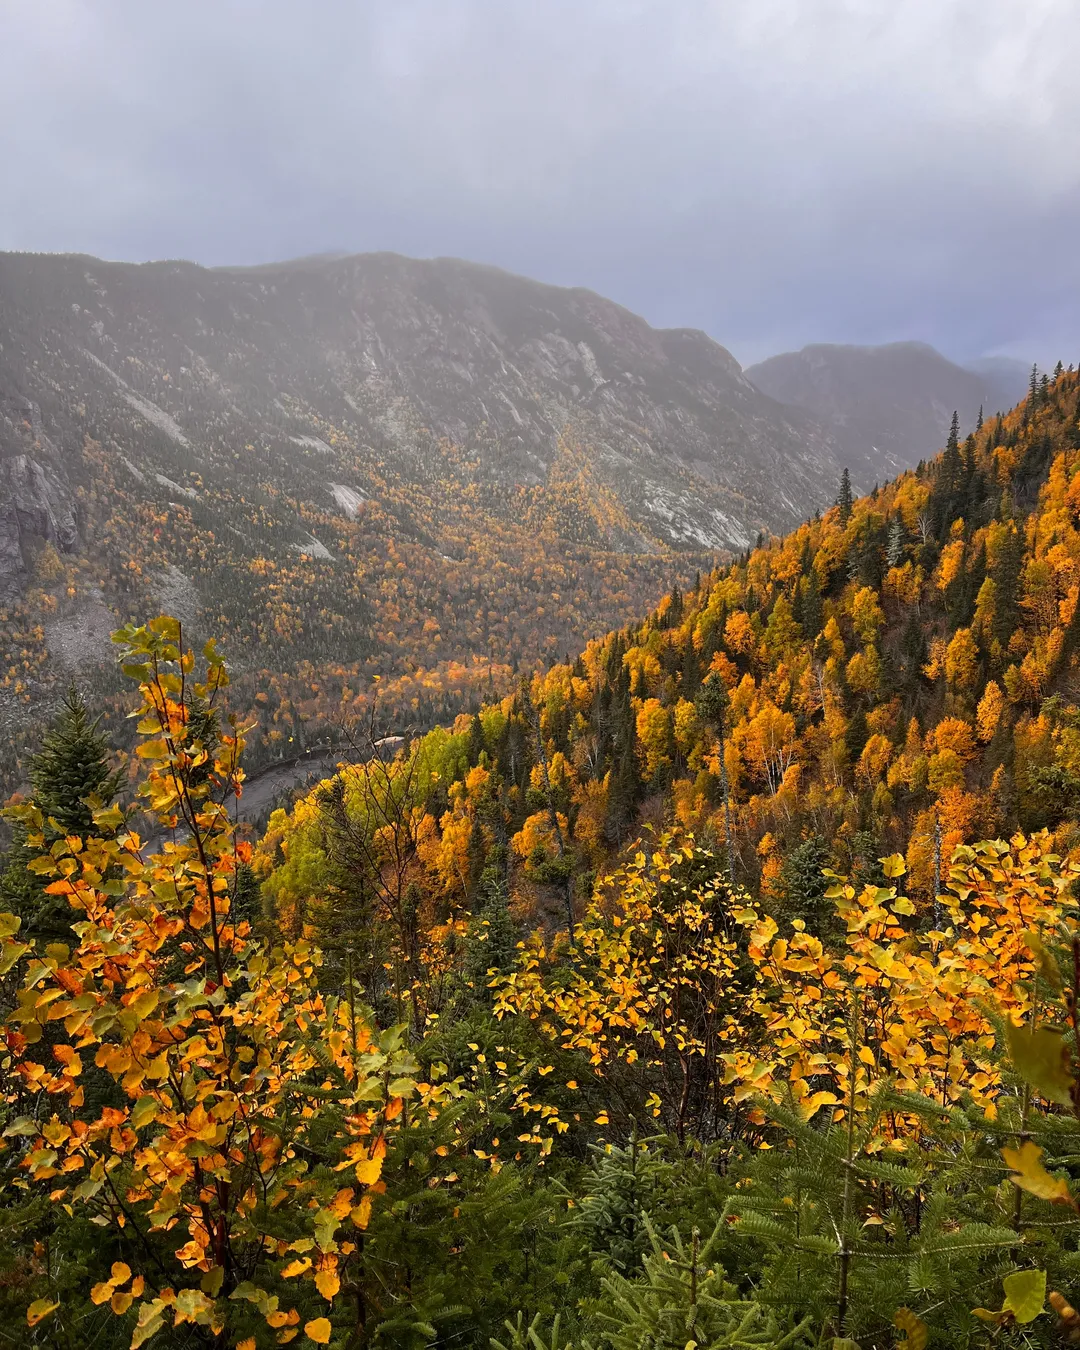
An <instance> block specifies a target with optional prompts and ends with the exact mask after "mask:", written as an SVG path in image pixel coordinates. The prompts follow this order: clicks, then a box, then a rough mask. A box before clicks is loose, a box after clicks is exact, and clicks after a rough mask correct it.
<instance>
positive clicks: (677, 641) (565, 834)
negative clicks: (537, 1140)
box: [263, 371, 1080, 923]
mask: <svg viewBox="0 0 1080 1350" xmlns="http://www.w3.org/2000/svg"><path fill="white" fill-rule="evenodd" d="M706 682H708V688H709V690H710V691H711V695H710V697H708V698H705V699H703V698H702V692H703V688H704V687H705V684H706ZM422 753H423V754H424V755H425V756H428V757H429V760H428V761H426V762H431V763H437V767H438V770H439V778H438V782H439V784H440V788H439V792H438V794H437V801H435V803H434V804H433V805H431V806H430V809H431V811H432V813H433V815H432V823H431V842H430V856H431V858H432V859H433V863H432V870H431V872H430V875H429V877H428V879H427V883H426V884H427V885H428V886H429V887H430V889H431V891H432V894H433V903H434V904H439V903H442V902H443V901H444V900H445V899H447V898H452V899H454V900H456V901H457V902H459V903H460V902H462V901H465V902H469V903H471V902H472V899H473V897H472V895H471V893H470V892H469V887H470V885H472V884H473V882H471V881H469V877H470V876H473V872H470V866H471V863H470V859H473V858H477V857H480V858H482V857H484V856H485V855H486V854H487V853H489V852H490V850H491V849H492V848H494V847H495V846H496V845H498V844H500V843H503V842H507V841H508V842H509V844H510V852H509V858H510V859H511V860H512V866H511V867H510V875H509V881H510V883H511V885H512V888H513V894H514V895H515V897H516V902H517V904H518V905H519V906H520V907H521V909H523V910H526V911H527V910H530V909H532V910H537V909H539V910H540V911H542V912H546V913H547V914H548V916H549V918H550V919H551V922H553V923H559V922H561V919H560V915H561V914H564V913H565V905H564V904H563V899H562V894H563V890H562V888H563V887H564V886H565V885H566V884H567V882H566V878H567V877H568V876H569V877H570V879H571V881H570V883H569V884H570V887H571V892H572V893H573V888H574V886H576V887H577V892H576V893H577V895H578V896H579V898H584V897H585V896H587V894H588V890H589V885H590V878H591V877H593V876H595V875H602V874H603V869H604V868H606V867H607V866H608V865H609V864H610V862H611V858H612V854H613V853H615V852H617V850H618V849H619V847H620V846H621V844H623V843H624V842H625V841H626V840H627V839H628V838H632V837H633V836H634V834H635V833H636V832H637V831H639V830H640V829H641V827H642V825H643V824H656V823H658V822H661V821H663V820H664V819H665V818H669V819H670V818H671V817H672V816H673V817H674V818H675V819H676V820H677V821H678V822H679V824H681V825H682V826H684V827H688V828H691V829H693V830H694V831H695V832H697V833H698V834H699V836H704V837H706V838H711V839H713V840H715V841H717V842H718V843H719V844H720V846H721V847H724V846H725V845H726V842H727V840H728V838H730V842H731V852H732V860H733V865H734V869H735V873H736V876H737V879H738V880H739V881H741V882H745V883H746V884H747V885H748V886H749V887H750V888H751V889H752V890H753V889H760V891H761V893H762V895H763V896H764V897H765V898H766V899H767V900H768V901H769V902H770V903H771V904H774V905H776V906H784V905H786V906H788V907H789V912H790V913H791V914H795V915H801V916H803V917H807V918H808V919H810V918H812V917H813V915H814V914H815V913H819V914H820V913H827V912H828V906H827V905H824V904H823V893H824V889H823V888H824V884H825V883H824V881H823V878H822V875H821V873H822V868H823V867H826V866H830V865H831V866H834V867H839V868H840V869H842V870H844V871H848V870H851V869H855V870H856V871H857V872H861V873H862V874H863V875H864V876H866V877H872V876H874V875H876V871H875V869H876V867H877V862H876V860H877V859H878V858H880V857H883V856H884V855H886V854H891V853H894V852H902V853H905V854H906V855H907V862H908V867H909V870H910V877H909V878H908V881H907V883H906V884H907V885H908V887H909V893H910V894H912V895H914V896H915V897H916V898H917V899H919V900H920V901H921V902H924V903H926V904H927V905H928V906H929V905H930V903H931V902H932V899H933V896H934V894H935V889H936V887H935V866H936V863H935V856H937V857H939V858H941V859H944V860H945V863H947V860H948V858H949V856H950V852H951V849H952V848H953V846H954V845H956V844H957V843H959V842H961V841H964V840H972V839H977V838H992V837H995V836H998V835H1008V834H1009V833H1010V832H1011V831H1013V830H1014V829H1016V828H1017V827H1019V828H1022V829H1024V830H1027V831H1030V830H1034V829H1039V828H1042V827H1049V828H1051V829H1053V830H1055V831H1056V832H1057V842H1058V844H1059V845H1060V846H1061V847H1062V848H1070V847H1075V846H1076V845H1077V841H1078V839H1080V375H1078V374H1077V373H1075V372H1072V371H1070V372H1063V373H1061V374H1060V375H1058V376H1057V377H1056V378H1055V380H1054V381H1053V382H1051V383H1049V384H1048V385H1047V386H1046V387H1045V388H1040V389H1038V390H1037V391H1036V397H1035V400H1034V402H1031V403H1026V404H1025V405H1023V406H1021V407H1020V408H1018V409H1016V410H1014V411H1013V412H1012V413H1010V414H1009V415H1007V416H1005V417H995V418H992V419H990V420H989V421H988V422H987V423H986V425H985V426H984V428H983V430H982V431H981V432H980V433H979V434H978V436H974V435H973V436H971V437H969V438H968V439H967V440H966V441H965V442H964V443H963V444H960V445H950V446H949V447H948V448H947V449H946V450H945V451H944V452H943V453H942V454H941V455H939V456H938V457H937V458H936V460H934V461H931V462H930V463H929V464H927V465H925V466H923V468H922V469H921V470H918V471H911V472H908V473H905V474H903V475H901V476H900V477H899V478H898V479H897V480H895V481H894V482H893V483H891V484H889V485H888V486H886V487H885V488H884V489H882V490H880V491H876V492H875V493H873V494H871V495H870V496H867V497H863V498H861V499H860V500H858V501H856V502H855V503H854V504H853V507H852V509H851V510H850V513H849V514H845V513H844V512H843V511H842V510H841V508H839V507H833V508H831V509H830V510H829V511H828V512H826V513H825V515H824V516H823V517H822V518H821V519H819V520H813V521H810V522H807V523H806V524H804V525H802V526H800V527H799V528H798V529H797V530H795V531H794V532H792V533H791V534H790V535H788V536H787V537H786V538H785V539H782V540H781V539H776V540H773V541H772V542H771V543H770V544H769V545H768V546H767V547H763V548H758V549H755V550H754V551H752V552H751V553H750V555H749V557H748V558H747V559H745V560H740V561H739V562H737V563H735V564H733V565H731V566H728V567H725V568H722V569H721V570H719V571H717V572H715V573H714V574H713V575H712V576H711V577H709V578H706V579H704V580H703V582H702V584H701V585H700V586H699V587H697V588H695V589H694V590H693V591H691V592H690V593H688V594H680V593H674V594H672V595H671V596H669V597H668V598H667V599H666V600H665V601H664V602H663V603H662V604H661V605H660V607H659V608H658V609H657V610H656V611H655V612H654V613H653V614H652V615H651V616H650V617H649V618H648V619H646V620H645V621H644V622H641V623H638V624H635V625H632V626H630V627H628V628H625V629H623V630H621V631H619V632H615V633H611V634H609V635H608V636H607V637H606V638H604V639H603V640H601V641H598V642H593V643H590V644H589V645H588V646H587V647H586V649H585V651H584V652H583V653H582V655H581V657H580V658H579V659H578V660H576V661H575V662H573V663H568V664H564V665H558V666H554V667H552V668H551V669H549V670H548V671H547V672H546V673H544V674H543V675H537V676H536V677H534V678H533V680H532V681H531V683H528V684H527V685H526V686H525V687H524V688H522V689H521V690H520V691H519V692H518V693H517V694H516V695H515V696H513V697H508V698H506V699H504V700H503V701H502V702H501V703H498V704H492V705H490V706H489V707H487V708H486V709H484V710H483V711H482V712H481V714H480V715H479V717H478V718H476V719H472V720H470V719H469V718H468V717H463V718H461V719H460V720H459V722H458V723H457V724H456V725H455V727H454V731H453V734H452V735H447V733H445V732H440V733H433V735H432V736H431V737H430V738H429V739H428V740H427V741H426V742H425V743H424V746H423V751H422ZM721 755H722V759H721ZM725 782H726V784H727V785H728V789H729V793H730V796H729V801H728V803H727V809H725V801H724V796H725ZM310 820H311V811H310V809H308V808H305V811H304V812H300V813H298V816H297V819H296V820H295V821H293V822H289V821H286V820H285V819H283V818H278V819H277V821H276V824H275V825H274V828H273V829H272V831H271V834H270V835H269V836H268V840H267V843H266V845H265V846H264V847H265V856H264V860H263V866H264V870H265V871H266V873H267V875H268V876H269V877H270V882H269V888H270V890H269V893H271V894H277V891H276V889H275V888H276V887H277V886H278V885H279V884H280V887H281V888H283V891H282V894H283V895H285V896H286V898H287V900H288V903H289V904H291V905H298V906H299V907H300V909H301V910H303V908H304V905H305V904H306V899H305V896H304V895H302V894H301V893H300V892H299V891H297V890H296V885H297V875H298V869H301V868H302V865H301V862H300V861H299V859H300V854H301V849H302V847H303V848H310V847H315V846H317V845H315V844H314V843H313V841H312V839H307V842H306V843H304V844H303V845H301V844H300V843H297V845H296V852H295V855H294V854H293V853H289V857H290V859H291V860H292V861H293V866H292V869H291V870H290V871H289V872H287V873H282V874H281V876H280V877H278V878H277V880H275V877H276V876H277V873H276V871H275V869H274V867H273V866H272V864H271V861H270V859H271V855H274V851H275V850H276V849H277V848H278V846H279V844H282V842H283V841H284V843H285V845H286V852H288V844H289V836H290V834H292V833H295V832H296V831H298V830H299V831H300V832H301V833H303V831H304V830H305V829H307V826H306V825H304V822H305V821H306V822H310ZM556 821H558V822H559V828H558V829H556V826H555V822H556ZM729 829H730V834H729ZM309 833H310V831H309ZM935 837H937V840H938V843H939V847H937V848H936V846H935ZM305 838H306V836H305ZM451 864H453V865H451ZM474 871H475V869H474ZM575 878H576V880H575ZM474 880H475V878H474ZM938 880H940V873H939V874H938ZM286 893H287V894H286ZM815 905H820V908H819V910H817V911H815V910H814V906H815ZM560 906H562V909H560Z"/></svg>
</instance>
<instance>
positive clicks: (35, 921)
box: [0, 684, 123, 942]
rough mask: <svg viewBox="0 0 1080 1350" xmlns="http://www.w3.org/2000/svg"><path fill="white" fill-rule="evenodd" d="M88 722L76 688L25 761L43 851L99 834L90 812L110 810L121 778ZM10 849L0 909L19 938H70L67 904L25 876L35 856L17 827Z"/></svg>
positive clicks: (93, 721)
mask: <svg viewBox="0 0 1080 1350" xmlns="http://www.w3.org/2000/svg"><path fill="white" fill-rule="evenodd" d="M99 723H100V718H91V716H90V711H89V709H88V708H87V706H86V702H85V700H84V699H83V696H82V694H81V693H80V692H79V689H78V688H77V686H76V685H75V684H72V685H70V686H69V688H68V690H67V692H66V694H65V695H64V698H63V702H62V703H61V706H60V711H59V713H58V715H57V717H56V719H55V720H54V722H53V724H52V726H51V727H50V728H49V730H48V731H47V732H46V733H45V736H44V737H43V739H42V743H41V749H40V750H39V751H38V753H37V754H36V755H35V756H34V757H33V759H32V760H31V761H30V771H29V777H30V787H31V791H30V797H29V800H30V802H31V804H33V805H34V806H36V807H38V809H39V810H40V811H41V814H42V816H43V817H44V834H45V841H46V845H48V844H51V843H52V842H53V841H54V840H57V839H63V838H64V837H65V836H68V835H78V836H80V837H83V838H85V837H86V836H87V835H89V834H91V833H92V832H99V833H100V832H101V827H98V826H96V825H95V823H94V812H95V810H97V809H99V808H101V807H106V806H109V805H111V803H112V802H113V801H114V800H115V798H116V795H117V793H118V792H119V790H120V784H121V782H122V780H123V775H122V773H121V772H120V771H118V770H114V769H112V768H111V767H110V766H109V745H108V741H107V740H106V739H105V737H104V736H103V735H102V734H101V732H100V731H99V729H98V727H99ZM12 833H13V838H12V845H11V849H10V851H9V853H8V856H7V862H6V866H5V868H4V871H3V874H2V875H0V903H3V904H5V905H8V904H10V905H11V907H12V908H13V909H14V910H15V912H16V913H18V914H19V915H20V917H21V918H22V920H23V927H22V932H23V933H24V934H25V935H26V936H28V937H30V938H33V939H38V940H41V941H44V942H58V941H65V940H67V939H68V938H69V937H70V935H71V921H72V917H73V915H72V911H71V909H70V908H69V906H68V904H67V902H66V901H64V900H63V899H58V898H57V897H56V896H51V895H46V893H45V886H44V883H43V882H42V880H41V879H40V878H39V877H38V876H37V875H36V874H35V873H33V872H31V871H30V863H31V862H32V861H33V859H34V858H35V857H36V856H37V853H38V850H37V849H32V848H31V847H30V846H29V845H28V843H27V831H26V827H25V826H24V825H23V824H22V822H17V823H16V825H15V828H14V830H13V832H12Z"/></svg>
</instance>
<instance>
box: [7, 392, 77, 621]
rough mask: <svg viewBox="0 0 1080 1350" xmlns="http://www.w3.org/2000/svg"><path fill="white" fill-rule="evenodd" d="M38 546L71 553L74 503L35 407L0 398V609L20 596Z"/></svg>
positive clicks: (27, 402)
mask: <svg viewBox="0 0 1080 1350" xmlns="http://www.w3.org/2000/svg"><path fill="white" fill-rule="evenodd" d="M44 543H51V544H53V545H54V547H55V548H56V549H57V550H58V551H59V552H61V553H71V552H73V551H74V550H75V548H76V546H77V544H78V520H77V511H76V506H75V501H74V498H73V496H72V493H71V489H70V487H69V485H68V483H67V480H66V477H65V475H64V471H63V467H62V461H61V458H60V455H59V453H58V451H57V449H56V447H55V446H54V445H53V444H52V442H51V441H50V440H49V438H48V437H47V436H46V435H45V432H44V429H43V427H42V424H41V410H40V409H39V408H38V406H37V404H35V403H33V402H31V401H30V400H29V399H25V398H19V397H14V396H11V395H9V396H6V397H5V396H3V395H0V605H5V604H11V603H13V602H14V601H15V600H17V599H18V597H19V596H20V595H21V594H22V591H23V588H24V586H25V582H26V577H27V573H28V568H29V564H30V563H31V561H32V559H33V555H34V553H35V552H36V551H37V550H38V549H40V547H41V545H43V544H44Z"/></svg>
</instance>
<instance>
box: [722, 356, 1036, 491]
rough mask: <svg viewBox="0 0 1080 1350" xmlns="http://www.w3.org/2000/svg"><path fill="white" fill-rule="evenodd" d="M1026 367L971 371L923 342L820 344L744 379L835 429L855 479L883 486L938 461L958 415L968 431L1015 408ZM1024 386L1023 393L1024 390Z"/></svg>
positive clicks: (772, 359)
mask: <svg viewBox="0 0 1080 1350" xmlns="http://www.w3.org/2000/svg"><path fill="white" fill-rule="evenodd" d="M1019 364H1020V363H1019V362H1006V363H1001V362H994V363H989V364H988V365H987V366H986V368H985V369H984V370H982V371H976V370H967V369H965V368H964V367H962V366H958V365H956V364H955V363H954V362H952V361H949V360H948V359H947V358H946V357H944V356H942V355H941V353H940V352H937V351H935V350H934V348H933V347H929V346H927V345H926V344H925V343H922V342H892V343H888V344H886V345H884V346H880V347H857V346H840V345H833V344H828V343H820V344H816V345H813V346H809V347H804V348H803V349H802V350H801V351H798V352H784V353H782V354H781V355H779V356H773V357H770V358H769V359H768V360H767V361H762V362H760V364H758V365H755V366H749V367H748V368H747V369H746V371H745V372H744V373H745V375H746V377H747V379H749V380H751V381H752V382H753V383H754V384H755V385H756V386H757V387H758V388H759V389H761V390H762V391H763V392H764V393H766V394H769V395H770V396H771V397H772V398H775V399H778V400H779V401H780V402H782V403H788V404H791V405H793V406H794V407H798V408H803V409H806V410H807V411H809V412H811V413H813V414H814V415H815V416H817V417H819V418H820V419H821V420H822V421H823V422H825V424H826V425H828V426H829V427H830V428H831V430H832V432H833V434H834V436H835V437H836V440H837V442H838V444H839V445H840V447H841V454H842V455H843V457H844V458H845V460H846V462H847V463H848V465H849V466H850V468H851V470H852V473H853V474H854V475H855V476H856V477H857V478H858V479H859V480H860V481H864V480H865V481H866V482H867V483H869V482H873V481H874V480H878V481H881V480H882V479H884V478H887V477H890V476H892V475H893V474H896V473H899V472H902V471H903V470H904V469H907V468H910V467H911V466H912V465H913V464H915V463H917V462H918V460H920V459H924V458H926V457H927V456H928V455H931V454H933V453H934V452H935V451H936V450H937V449H938V448H939V447H940V446H941V445H942V444H943V442H944V440H945V437H946V435H947V434H948V430H949V422H950V421H951V419H952V415H953V412H954V411H956V412H959V414H960V424H961V426H962V427H963V428H964V430H965V431H967V430H970V429H971V428H972V427H974V425H975V423H976V420H977V418H978V415H979V410H980V409H983V410H984V412H985V414H986V415H987V416H989V415H990V414H992V413H994V412H997V411H999V410H1002V409H1005V408H1010V407H1012V406H1013V405H1014V404H1015V403H1016V402H1017V401H1018V399H1020V398H1021V397H1022V395H1023V392H1024V390H1025V389H1026V387H1027V371H1026V370H1024V371H1023V374H1022V376H1021V377H1020V379H1019V381H1018V380H1017V369H1016V367H1018V366H1019ZM1017 386H1019V387H1017Z"/></svg>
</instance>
